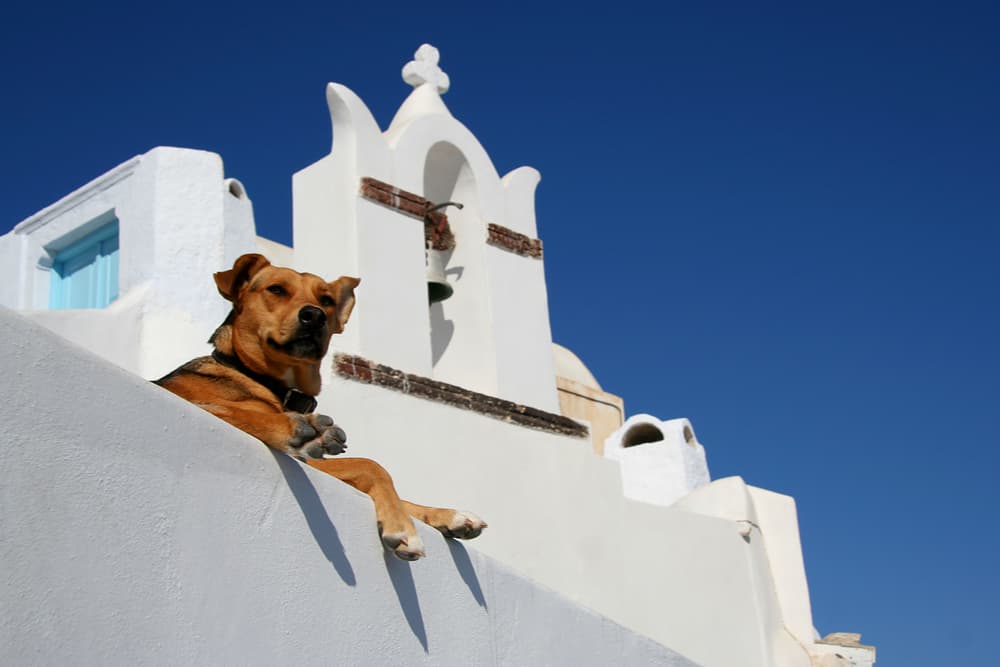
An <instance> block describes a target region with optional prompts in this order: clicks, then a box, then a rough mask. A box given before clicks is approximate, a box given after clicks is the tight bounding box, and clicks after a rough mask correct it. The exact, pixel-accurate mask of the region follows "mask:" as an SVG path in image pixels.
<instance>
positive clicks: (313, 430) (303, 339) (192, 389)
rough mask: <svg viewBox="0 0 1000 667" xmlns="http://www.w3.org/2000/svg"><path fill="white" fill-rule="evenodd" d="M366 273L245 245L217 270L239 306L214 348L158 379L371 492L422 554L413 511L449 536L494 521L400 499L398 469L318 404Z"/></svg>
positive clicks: (394, 533)
mask: <svg viewBox="0 0 1000 667" xmlns="http://www.w3.org/2000/svg"><path fill="white" fill-rule="evenodd" d="M360 282H361V281H360V280H358V279H357V278H349V277H347V276H342V277H340V278H338V279H337V280H335V281H333V282H332V283H328V282H324V281H323V280H322V279H321V278H319V277H318V276H314V275H312V274H309V273H299V272H297V271H293V270H292V269H286V268H280V267H276V266H272V265H271V263H270V262H269V261H268V260H267V259H266V258H265V257H263V256H262V255H243V256H242V257H240V258H239V259H237V260H236V263H235V264H233V268H232V269H230V270H229V271H222V272H220V273H216V274H215V284H216V285H217V286H218V288H219V293H220V294H222V296H223V297H225V298H226V299H228V300H229V301H231V302H232V303H233V309H232V312H230V313H229V316H228V317H227V318H226V320H225V322H223V323H222V325H221V326H220V327H219V328H218V329H216V331H215V333H214V334H212V337H211V338H210V339H209V342H210V343H212V345H214V346H215V351H214V352H213V353H212V356H210V357H201V358H199V359H194V360H192V361H189V362H188V363H186V364H184V365H183V366H181V367H180V368H178V369H177V370H175V371H173V372H172V373H170V374H168V375H165V376H164V377H162V378H160V379H159V380H156V381H155V383H156V384H158V385H160V386H161V387H163V388H164V389H168V390H169V391H171V392H173V393H175V394H177V395H178V396H180V397H182V398H184V399H187V400H188V401H191V402H192V403H194V404H195V405H197V406H199V407H201V408H204V409H205V410H208V411H209V412H211V413H212V414H213V415H215V416H217V417H220V418H222V419H224V420H225V421H227V422H229V423H230V424H232V425H233V426H235V427H236V428H238V429H241V430H243V431H246V432H247V433H249V434H250V435H252V436H254V437H255V438H259V439H260V440H262V441H263V442H264V443H265V444H266V445H268V446H269V447H273V448H274V449H277V450H279V451H282V452H286V453H288V454H291V455H292V456H295V457H297V458H300V459H304V460H305V461H306V463H308V464H309V465H310V466H312V467H314V468H317V469H319V470H322V471H323V472H326V473H329V474H331V475H333V476H334V477H336V478H338V479H340V480H342V481H344V482H346V483H348V484H350V485H351V486H353V487H354V488H356V489H358V490H359V491H363V492H364V493H367V494H368V495H369V496H371V499H372V500H373V501H374V503H375V514H376V517H377V519H378V529H379V534H380V535H381V536H382V542H383V543H384V544H385V546H386V547H387V548H389V549H390V550H392V552H393V553H394V554H396V556H398V557H399V558H402V559H404V560H416V559H417V558H420V557H421V556H423V555H424V546H423V543H422V541H421V540H420V537H419V535H417V531H416V528H414V526H413V522H412V520H411V519H410V516H414V517H416V518H418V519H420V520H421V521H424V522H426V523H428V524H429V525H431V526H433V527H434V528H437V529H438V530H439V531H441V532H442V533H443V534H444V535H445V536H447V537H457V538H461V539H470V538H473V537H476V536H477V535H479V533H481V532H482V530H483V528H485V527H486V523H485V522H483V521H482V519H480V518H479V517H477V516H475V515H474V514H471V513H469V512H459V511H456V510H451V509H441V508H435V507H425V506H423V505H416V504H413V503H409V502H406V501H404V500H400V498H399V496H398V495H397V494H396V490H395V488H394V487H393V484H392V478H391V477H390V476H389V473H387V472H386V471H385V469H384V468H383V467H382V466H380V465H379V464H377V463H375V462H374V461H371V460H369V459H355V458H337V459H333V458H325V457H326V456H329V455H333V454H340V453H341V452H343V451H344V450H345V449H346V447H347V445H346V441H347V436H346V435H345V434H344V432H343V431H342V430H341V429H340V428H339V427H338V426H336V425H335V424H334V423H333V420H332V419H330V418H329V417H327V416H326V415H321V414H317V413H315V412H314V410H315V408H316V400H315V398H314V397H315V396H316V395H317V394H318V393H319V390H320V374H319V368H320V362H321V361H322V359H323V356H324V355H325V354H326V351H327V348H328V346H329V344H330V338H331V336H333V334H335V333H340V332H342V331H343V330H344V324H346V323H347V318H348V317H350V315H351V310H352V309H353V308H354V288H355V287H357V286H358V284H359V283H360Z"/></svg>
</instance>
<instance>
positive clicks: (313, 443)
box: [297, 413, 347, 459]
mask: <svg viewBox="0 0 1000 667" xmlns="http://www.w3.org/2000/svg"><path fill="white" fill-rule="evenodd" d="M297 416H298V417H299V418H300V419H304V420H306V422H307V423H308V424H309V425H310V429H311V430H312V436H311V437H309V438H307V439H306V440H303V441H302V442H301V443H299V446H300V447H301V448H302V450H301V451H302V453H303V454H305V455H306V456H308V457H310V458H314V459H321V458H324V457H325V456H332V455H336V454H343V453H344V450H346V449H347V434H346V433H344V429H342V428H340V427H339V426H337V425H336V424H334V423H333V419H332V418H330V417H328V416H326V415H321V414H316V413H313V414H310V415H304V416H303V415H297Z"/></svg>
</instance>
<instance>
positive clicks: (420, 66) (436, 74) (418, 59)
mask: <svg viewBox="0 0 1000 667" xmlns="http://www.w3.org/2000/svg"><path fill="white" fill-rule="evenodd" d="M440 59H441V54H440V53H438V50H437V49H436V48H434V47H433V46H431V45H430V44H422V45H421V46H420V48H419V49H417V50H416V52H415V53H414V54H413V60H411V61H410V62H408V63H406V65H404V66H403V81H405V82H406V83H408V84H410V85H411V86H413V87H414V88H417V87H418V86H422V85H424V84H430V85H432V86H434V88H435V89H437V92H438V93H439V94H442V95H443V94H444V93H446V92H448V87H449V86H450V85H451V81H449V79H448V75H447V74H445V73H444V70H442V69H441V68H440V67H438V61H439V60H440Z"/></svg>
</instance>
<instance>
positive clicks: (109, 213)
mask: <svg viewBox="0 0 1000 667" xmlns="http://www.w3.org/2000/svg"><path fill="white" fill-rule="evenodd" d="M113 219H118V221H119V241H120V243H119V245H120V251H119V258H120V261H119V285H118V288H119V289H118V292H119V297H118V300H117V301H116V302H114V303H112V304H111V305H110V306H108V307H107V308H103V309H88V310H60V311H49V310H47V308H48V301H49V296H48V294H49V278H50V275H51V267H52V259H53V257H54V256H55V255H56V254H57V253H58V252H59V250H61V249H62V248H65V247H66V246H68V245H69V244H71V243H73V242H74V241H76V240H78V239H79V238H81V237H82V236H84V235H85V234H86V233H88V232H89V231H91V230H93V229H95V228H96V227H98V226H100V225H101V224H103V223H105V222H108V221H110V220H113ZM256 249H257V237H256V233H255V229H254V220H253V205H252V204H251V202H250V199H249V198H248V196H247V193H246V191H245V189H244V188H243V186H242V184H240V183H239V181H236V180H235V179H231V178H230V179H226V178H225V176H224V172H223V166H222V158H220V157H219V156H218V155H216V154H215V153H209V152H206V151H198V150H190V149H183V148H169V147H159V148H154V149H153V150H151V151H149V152H148V153H145V154H143V155H139V156H136V157H134V158H132V159H131V160H128V161H127V162H124V163H122V164H121V165H118V166H117V167H115V168H114V169H111V170H110V171H108V172H107V173H105V174H102V175H101V176H100V177H98V178H96V179H94V180H93V181H91V182H90V183H88V184H86V185H85V186H83V187H81V188H79V189H78V190H76V191H74V192H72V193H70V194H69V195H67V196H65V197H63V198H62V199H60V200H59V201H58V202H56V203H54V204H53V205H51V206H49V207H47V208H45V209H43V210H42V211H40V212H39V213H36V214H35V215H33V216H31V217H29V218H27V219H26V220H24V221H22V222H21V223H19V224H18V225H17V226H16V227H15V228H14V230H13V231H12V232H10V233H9V234H6V235H4V236H3V237H0V260H4V262H3V263H2V264H0V273H2V280H0V305H4V306H7V307H10V308H18V309H21V310H25V311H28V312H29V313H30V316H32V317H35V318H36V319H37V320H38V321H40V322H42V323H43V324H45V325H46V326H47V327H49V328H50V329H52V330H53V331H57V332H59V333H60V334H61V335H63V336H65V337H66V338H68V339H70V340H73V341H75V342H77V343H79V344H81V345H84V346H85V347H87V348H88V349H92V350H95V351H98V352H100V353H101V354H102V356H105V358H107V359H110V360H111V361H113V362H114V363H116V364H118V365H119V366H121V367H122V368H125V369H127V370H130V371H132V372H134V373H137V374H139V375H142V376H144V377H149V378H152V377H159V376H161V375H163V374H165V373H167V372H169V371H171V370H173V368H175V367H176V363H175V361H174V360H175V357H176V355H177V354H181V355H183V357H188V358H190V357H193V356H196V355H198V354H207V353H208V351H209V348H208V346H207V345H206V343H205V340H206V339H207V337H208V334H209V333H211V332H212V331H213V330H214V328H215V327H216V326H218V324H219V323H220V322H221V321H222V319H223V318H224V317H225V315H226V313H227V312H228V308H229V306H228V304H226V303H225V302H224V301H223V300H222V299H216V298H214V297H213V298H205V296H206V295H208V294H212V293H214V288H213V286H212V282H211V281H212V273H213V272H215V271H219V270H222V269H225V268H227V267H229V266H232V264H233V262H234V261H235V259H236V258H237V257H238V256H240V255H241V254H243V253H245V252H255V251H256ZM164 351H169V352H167V353H166V354H164Z"/></svg>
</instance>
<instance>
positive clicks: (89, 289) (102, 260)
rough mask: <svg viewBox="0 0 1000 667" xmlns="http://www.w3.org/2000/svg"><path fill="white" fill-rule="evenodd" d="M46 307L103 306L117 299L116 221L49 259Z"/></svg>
mask: <svg viewBox="0 0 1000 667" xmlns="http://www.w3.org/2000/svg"><path fill="white" fill-rule="evenodd" d="M50 285H51V287H50V289H49V308H52V309H62V308H103V307H104V306H106V305H108V304H109V303H111V302H112V301H114V300H115V299H117V298H118V221H117V220H115V221H114V222H112V223H110V224H107V225H104V226H103V227H101V228H100V229H98V230H96V231H94V232H91V233H90V234H88V235H87V236H85V237H84V238H82V239H80V240H79V241H77V242H76V243H74V244H72V245H70V246H68V247H66V248H63V249H62V250H60V251H59V253H58V254H57V255H56V256H55V258H54V260H53V262H52V280H51V283H50Z"/></svg>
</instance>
